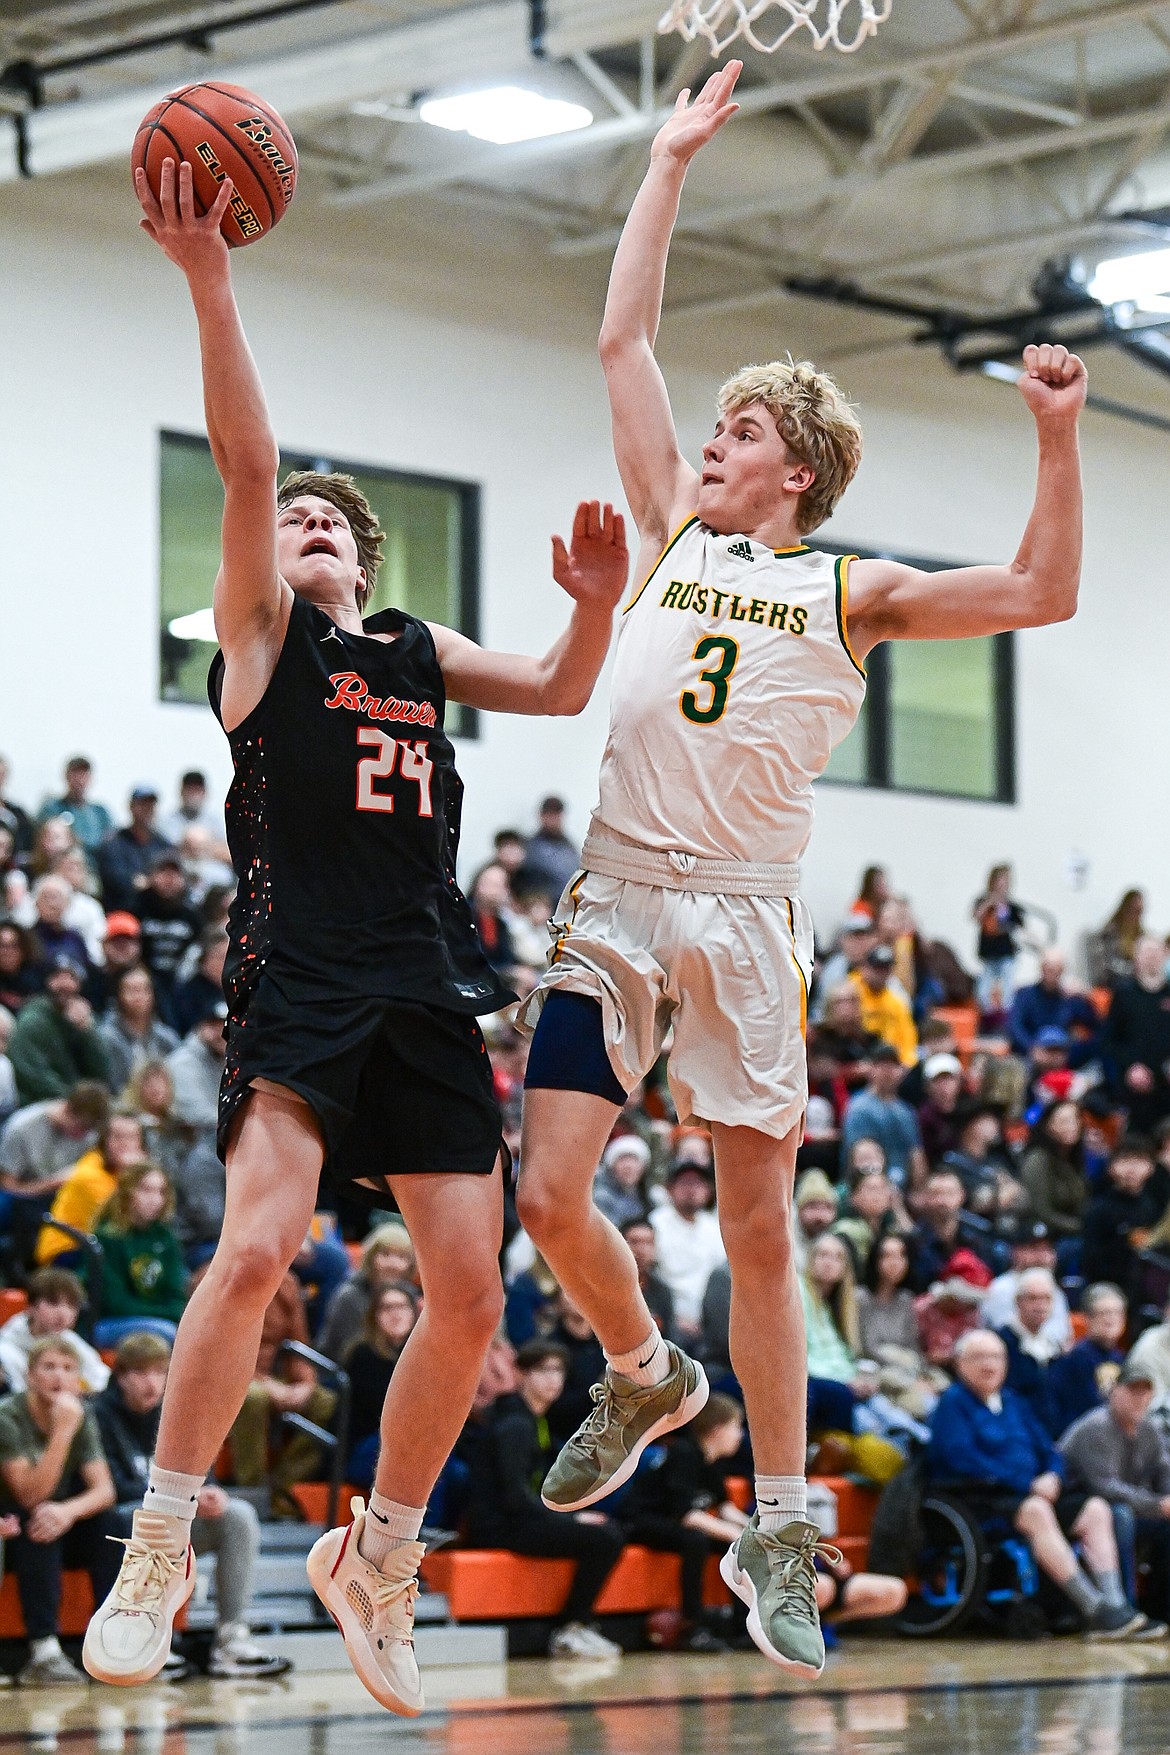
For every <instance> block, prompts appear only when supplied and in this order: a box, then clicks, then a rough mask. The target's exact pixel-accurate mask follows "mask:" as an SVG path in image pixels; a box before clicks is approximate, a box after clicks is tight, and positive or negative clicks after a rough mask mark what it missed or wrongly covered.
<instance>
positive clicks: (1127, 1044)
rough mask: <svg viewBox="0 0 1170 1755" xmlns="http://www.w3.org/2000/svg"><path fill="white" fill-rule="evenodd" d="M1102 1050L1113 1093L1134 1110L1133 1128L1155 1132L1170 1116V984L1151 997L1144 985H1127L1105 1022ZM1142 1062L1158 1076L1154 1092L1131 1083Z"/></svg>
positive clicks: (1125, 984)
mask: <svg viewBox="0 0 1170 1755" xmlns="http://www.w3.org/2000/svg"><path fill="white" fill-rule="evenodd" d="M1101 1050H1102V1054H1103V1056H1104V1059H1105V1065H1106V1068H1107V1070H1108V1073H1109V1078H1110V1083H1111V1085H1112V1089H1113V1094H1114V1096H1115V1097H1116V1098H1117V1099H1118V1101H1119V1102H1121V1103H1124V1104H1125V1105H1126V1107H1127V1108H1128V1110H1129V1113H1130V1125H1131V1126H1132V1127H1135V1128H1138V1129H1140V1130H1143V1131H1144V1130H1147V1129H1149V1128H1151V1127H1152V1126H1153V1125H1154V1124H1155V1123H1156V1122H1158V1121H1160V1120H1161V1119H1162V1117H1163V1116H1164V1115H1166V1114H1167V1113H1168V1112H1170V1080H1167V1077H1166V1071H1165V1068H1166V1063H1167V1061H1170V982H1167V983H1164V984H1163V986H1161V987H1159V988H1158V989H1157V990H1156V991H1155V992H1154V993H1150V992H1149V990H1148V989H1147V988H1145V987H1143V986H1142V985H1141V983H1140V981H1136V980H1129V981H1123V982H1122V983H1121V985H1120V986H1119V987H1118V989H1117V991H1116V993H1115V994H1114V995H1113V1004H1112V1005H1111V1006H1110V1008H1109V1016H1108V1017H1107V1018H1106V1020H1105V1029H1104V1031H1103V1033H1102V1038H1101ZM1138 1064H1140V1065H1142V1066H1148V1067H1149V1069H1150V1071H1151V1072H1152V1073H1153V1075H1154V1088H1153V1090H1152V1091H1150V1092H1148V1093H1138V1092H1136V1091H1131V1090H1130V1088H1129V1086H1128V1085H1127V1084H1126V1082H1125V1074H1126V1071H1127V1070H1128V1068H1129V1067H1131V1066H1135V1065H1138Z"/></svg>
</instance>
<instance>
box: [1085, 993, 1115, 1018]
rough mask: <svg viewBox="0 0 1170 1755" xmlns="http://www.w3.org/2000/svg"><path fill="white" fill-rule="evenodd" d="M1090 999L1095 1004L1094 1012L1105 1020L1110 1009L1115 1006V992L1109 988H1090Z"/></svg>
mask: <svg viewBox="0 0 1170 1755" xmlns="http://www.w3.org/2000/svg"><path fill="white" fill-rule="evenodd" d="M1089 998H1090V999H1091V1000H1092V1002H1093V1010H1094V1011H1095V1012H1096V1014H1097V1016H1098V1017H1099V1018H1103V1017H1105V1016H1106V1015H1107V1014H1108V1011H1109V1007H1110V1006H1111V1005H1112V1004H1113V990H1112V988H1109V987H1090V989H1089Z"/></svg>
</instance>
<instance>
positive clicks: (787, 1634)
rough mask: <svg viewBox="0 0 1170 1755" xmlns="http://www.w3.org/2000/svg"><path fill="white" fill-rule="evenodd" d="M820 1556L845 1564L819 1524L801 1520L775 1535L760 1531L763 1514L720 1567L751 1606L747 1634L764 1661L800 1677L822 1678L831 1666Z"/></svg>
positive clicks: (726, 1581)
mask: <svg viewBox="0 0 1170 1755" xmlns="http://www.w3.org/2000/svg"><path fill="white" fill-rule="evenodd" d="M817 1554H820V1555H822V1556H823V1558H824V1559H826V1560H828V1561H829V1562H830V1564H831V1565H834V1566H837V1565H840V1563H841V1560H842V1555H841V1553H840V1551H839V1550H838V1549H837V1548H834V1547H831V1546H830V1545H829V1543H827V1542H822V1541H821V1532H820V1530H819V1529H818V1528H817V1526H816V1524H815V1523H805V1522H804V1521H803V1519H797V1520H796V1521H795V1522H793V1523H786V1524H785V1525H784V1527H783V1529H780V1530H777V1531H776V1532H775V1534H773V1533H772V1532H771V1531H770V1530H761V1529H760V1527H759V1522H758V1514H757V1515H756V1516H753V1518H752V1520H751V1522H750V1523H749V1524H748V1526H747V1528H746V1529H745V1530H744V1532H743V1534H742V1536H740V1537H739V1539H738V1540H737V1541H735V1542H733V1543H732V1544H731V1547H730V1548H729V1549H728V1550H727V1552H726V1554H724V1556H723V1558H722V1560H721V1561H720V1562H719V1571H720V1573H721V1574H722V1576H723V1582H724V1584H725V1585H726V1586H727V1588H728V1590H732V1591H734V1592H735V1594H736V1596H737V1597H738V1598H739V1599H740V1601H741V1602H744V1603H746V1604H747V1610H748V1616H747V1630H748V1632H749V1633H750V1634H751V1636H752V1638H753V1640H754V1641H755V1643H756V1644H757V1645H758V1646H759V1648H760V1650H761V1651H762V1652H763V1654H764V1656H765V1657H766V1658H770V1659H771V1661H772V1662H773V1663H774V1664H779V1666H780V1668H781V1669H782V1670H792V1671H794V1672H795V1674H796V1675H798V1676H819V1675H820V1673H821V1671H822V1670H823V1669H824V1667H825V1641H824V1637H823V1635H822V1633H821V1622H820V1616H819V1615H818V1614H817V1573H816V1567H815V1566H814V1564H813V1560H814V1557H815V1556H816V1555H817Z"/></svg>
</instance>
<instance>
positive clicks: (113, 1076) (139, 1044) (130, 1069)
mask: <svg viewBox="0 0 1170 1755" xmlns="http://www.w3.org/2000/svg"><path fill="white" fill-rule="evenodd" d="M110 987H111V994H110V1006H109V1010H108V1011H107V1012H106V1014H105V1016H104V1018H103V1019H102V1021H101V1023H100V1024H99V1025H98V1033H99V1034H100V1036H101V1039H102V1042H103V1044H104V1046H105V1050H106V1059H107V1061H108V1063H109V1085H110V1089H111V1091H113V1092H114V1093H115V1095H117V1094H119V1093H120V1092H122V1091H124V1090H125V1088H126V1086H127V1085H128V1084H129V1083H130V1080H131V1078H132V1077H133V1076H134V1074H135V1073H136V1072H137V1071H138V1069H139V1067H140V1066H142V1064H143V1063H144V1062H145V1061H148V1060H164V1059H165V1058H166V1056H167V1055H168V1054H170V1053H172V1052H173V1051H174V1050H175V1049H176V1048H177V1047H178V1046H179V1038H178V1036H177V1035H176V1034H175V1032H174V1030H172V1029H171V1027H170V1025H169V1024H164V1023H163V1022H162V1020H161V1018H160V1017H159V1016H158V1009H157V1006H156V1004H155V988H154V979H153V977H152V975H151V973H150V970H149V969H147V968H145V967H139V966H135V967H132V968H129V969H122V970H120V971H119V973H118V974H117V975H115V977H114V979H113V981H112V982H111V984H110Z"/></svg>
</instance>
